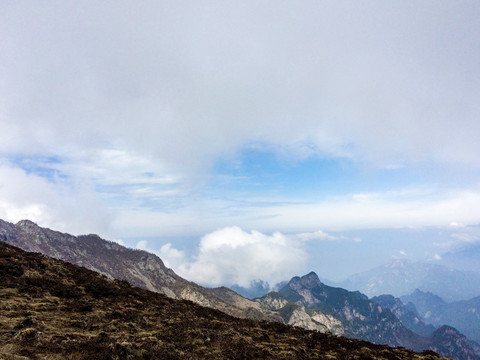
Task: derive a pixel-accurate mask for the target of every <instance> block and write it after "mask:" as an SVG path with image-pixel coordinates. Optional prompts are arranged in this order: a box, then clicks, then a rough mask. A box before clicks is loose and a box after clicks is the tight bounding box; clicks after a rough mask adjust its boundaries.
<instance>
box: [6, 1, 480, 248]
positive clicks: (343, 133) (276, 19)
mask: <svg viewBox="0 0 480 360" xmlns="http://www.w3.org/2000/svg"><path fill="white" fill-rule="evenodd" d="M479 17H480V5H479V4H478V3H476V2H450V1H437V2H435V3H432V2H428V1H420V2H416V3H415V4H412V3H405V2H402V1H393V2H388V3H384V2H380V1H367V2H362V3H355V4H352V3H349V2H342V1H336V2H331V3H328V2H318V1H306V2H304V3H303V4H302V6H298V4H294V3H290V2H287V1H280V2H278V1H263V2H258V1H244V2H239V3H236V2H224V1H212V2H208V4H204V3H198V2H196V1H182V2H154V1H146V2H142V3H141V4H137V3H135V4H134V3H133V2H128V1H121V2H116V3H115V4H112V3H109V2H101V3H100V2H98V1H82V2H78V3H73V2H62V1H51V2H47V3H29V4H27V3H25V2H21V1H17V2H3V3H2V4H0V24H2V25H1V26H0V38H1V39H2V45H1V47H0V70H1V73H2V77H1V79H0V156H1V157H2V159H8V160H5V161H3V162H2V166H3V167H2V168H1V169H0V172H2V174H1V175H4V176H2V177H1V180H0V195H2V197H1V199H2V205H1V206H0V212H2V216H3V217H6V218H7V219H9V220H17V219H18V218H20V217H30V218H32V219H33V220H36V221H39V222H40V223H41V224H44V225H47V226H51V227H57V228H58V226H57V224H63V225H62V226H61V227H60V228H68V229H69V230H70V231H76V230H73V229H78V231H85V232H87V231H88V232H93V231H97V232H105V231H107V229H114V230H112V232H110V233H109V234H110V237H114V238H119V237H137V238H138V237H141V236H150V237H151V236H164V235H179V234H185V233H187V232H189V231H190V232H192V233H195V234H199V233H208V232H210V231H212V229H219V228H224V227H225V226H231V225H234V224H236V225H240V226H242V227H243V228H255V229H259V230H262V231H268V232H275V231H277V230H281V231H284V232H288V231H309V230H313V229H318V228H329V227H342V228H343V227H350V228H351V227H378V226H412V225H419V226H420V225H429V224H433V225H435V224H445V223H447V224H448V223H450V222H451V221H457V222H463V223H474V222H478V221H480V219H479V218H478V216H476V215H475V214H480V211H477V210H478V209H477V205H476V204H478V203H479V202H478V198H479V195H478V194H479V190H478V189H477V188H476V187H475V186H476V185H473V186H472V185H471V184H472V183H476V182H477V181H478V170H479V168H480V157H478V156H477V154H479V153H480V142H479V141H478V138H479V134H480V122H479V121H478V119H479V118H480V105H479V102H478V99H479V98H480V68H479V67H478V64H479V63H480V42H479V41H478V35H477V34H478V33H479V31H478V30H479V29H478V18H479ZM253 145H256V146H260V147H262V146H264V147H266V148H268V149H272V150H273V151H274V152H275V153H276V154H278V155H279V156H280V157H289V158H294V159H295V160H299V161H301V160H302V159H306V158H308V157H320V158H331V159H339V158H347V159H349V161H351V162H352V163H355V164H358V166H359V167H360V168H362V169H364V168H367V169H374V170H373V171H376V170H377V169H393V168H397V169H398V168H404V169H407V170H406V171H408V169H409V168H410V167H415V166H425V165H431V164H434V165H433V166H435V167H438V168H440V169H441V170H443V171H445V172H451V173H455V171H456V170H457V169H459V168H461V169H463V170H462V171H464V172H463V173H466V174H467V176H462V177H460V176H459V177H458V178H459V179H458V184H457V185H456V186H455V187H454V188H450V189H447V191H445V193H442V191H443V190H438V191H436V192H435V194H436V196H433V197H425V196H419V197H416V198H412V197H409V196H407V197H395V198H394V197H392V196H391V194H388V193H387V191H385V190H384V189H381V190H378V191H376V190H374V191H373V193H375V194H376V195H375V196H373V197H372V196H371V194H370V195H369V196H365V195H361V196H360V197H359V196H354V194H352V193H343V194H341V195H340V196H339V197H337V198H327V199H322V200H319V201H314V200H311V199H310V198H301V199H297V198H295V199H292V198H288V199H284V198H261V199H259V197H260V196H258V194H254V195H251V194H247V195H245V196H244V197H243V194H241V196H242V199H241V200H242V202H241V204H240V205H239V203H240V202H239V201H238V200H237V199H233V200H232V198H234V197H238V195H239V194H238V193H229V192H228V189H227V191H225V192H226V196H224V197H222V198H215V197H212V196H206V195H205V192H204V185H205V184H206V183H208V181H209V180H210V179H211V178H213V177H215V176H216V175H218V174H215V173H214V168H215V167H214V164H215V163H216V162H217V161H218V160H219V159H223V160H225V159H227V160H228V159H232V161H234V160H235V159H237V157H236V155H237V154H238V153H239V152H241V150H242V149H245V148H248V147H249V146H253ZM44 158H47V159H50V158H54V159H56V160H57V161H56V162H55V161H54V162H48V161H47V163H44V161H43V160H42V159H44ZM12 159H13V160H12ZM24 159H30V160H31V161H32V162H33V163H34V164H33V166H32V167H29V166H26V165H25V163H24ZM45 169H46V170H48V171H47V174H45V172H44V171H43V170H45ZM465 169H467V170H465ZM51 172H53V173H55V174H56V175H55V176H57V178H51V175H50V173H51ZM465 179H467V180H468V181H466V182H467V183H468V184H467V185H465V184H464V183H463V181H465ZM418 182H419V183H420V182H421V179H420V180H419V181H418ZM407 185H410V184H407ZM414 185H418V184H414ZM419 186H424V184H421V185H419ZM428 186H432V187H435V185H431V184H428ZM258 200H260V201H258ZM260 202H261V203H262V205H261V206H259V205H258V204H259V203H260ZM72 219H74V220H72ZM82 224H83V225H82ZM250 236H253V235H252V234H250ZM252 246H253V245H252ZM166 250H168V249H166Z"/></svg>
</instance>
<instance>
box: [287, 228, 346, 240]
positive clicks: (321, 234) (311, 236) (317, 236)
mask: <svg viewBox="0 0 480 360" xmlns="http://www.w3.org/2000/svg"><path fill="white" fill-rule="evenodd" d="M294 237H295V238H297V239H299V240H302V241H310V240H337V239H338V238H337V237H336V236H332V235H329V234H327V233H326V232H325V231H323V230H317V231H314V232H310V233H300V234H295V235H294Z"/></svg>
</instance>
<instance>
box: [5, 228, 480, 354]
mask: <svg viewBox="0 0 480 360" xmlns="http://www.w3.org/2000/svg"><path fill="white" fill-rule="evenodd" d="M0 240H2V241H3V242H6V243H8V244H11V245H13V246H17V247H19V248H22V249H24V250H27V251H33V252H40V253H42V254H45V255H47V256H51V257H54V258H57V259H61V260H64V261H67V262H70V263H74V264H76V265H80V266H83V267H86V268H89V269H90V270H94V271H97V272H98V273H100V274H103V275H105V276H107V277H108V278H111V279H119V280H126V281H127V282H129V283H130V284H132V285H134V286H138V287H141V288H144V289H147V290H150V291H154V292H157V293H161V294H164V295H167V296H168V297H170V298H173V299H185V300H191V301H193V302H195V303H197V304H199V305H202V306H206V307H210V308H214V309H217V310H220V311H222V312H225V313H227V314H229V315H233V316H236V317H239V318H249V319H257V320H268V321H273V322H283V323H286V324H289V325H294V326H297V327H303V328H306V329H312V330H317V331H319V332H331V333H333V334H336V335H343V336H347V337H350V338H357V339H361V340H367V341H371V342H374V343H378V344H387V345H390V346H401V347H406V348H410V349H414V350H417V351H421V350H424V349H430V350H433V351H437V352H439V353H441V354H442V355H443V356H450V357H453V358H455V359H458V360H464V359H465V360H468V359H480V349H479V348H478V345H476V344H475V343H473V342H470V341H468V340H467V339H466V338H465V337H464V336H463V335H462V334H461V333H459V332H458V331H457V330H455V329H454V328H451V327H441V328H439V329H437V330H435V331H434V332H433V333H432V334H431V335H430V336H422V335H418V334H416V333H414V332H413V331H412V330H410V329H408V328H407V327H406V326H405V325H404V324H402V322H401V321H400V320H399V319H397V317H395V315H394V313H392V311H391V310H389V309H388V308H385V309H384V308H382V306H381V305H378V304H376V303H374V302H372V301H371V300H369V299H368V298H367V296H365V295H363V294H361V293H360V292H358V291H356V292H351V291H347V290H345V289H341V288H335V287H330V286H327V285H324V284H323V283H321V281H320V280H319V279H318V276H317V275H316V274H315V273H310V274H308V275H306V276H303V277H294V278H293V279H291V280H290V281H289V282H288V283H287V284H286V285H285V286H283V287H282V288H281V289H280V290H279V291H278V292H272V293H269V294H266V295H265V296H263V297H261V298H259V299H254V300H250V299H246V298H244V297H242V296H241V295H239V294H237V293H236V292H234V291H232V290H230V289H227V288H224V287H221V288H215V289H208V288H204V287H201V286H199V285H197V284H195V283H192V282H189V281H187V280H185V279H183V278H181V277H180V276H178V275H177V274H175V273H174V272H173V271H172V270H171V269H168V268H166V267H165V265H164V264H163V262H162V260H161V259H160V258H158V257H157V256H156V255H153V254H150V253H148V252H145V251H140V250H132V249H128V248H126V247H123V246H121V245H118V244H116V243H113V242H110V241H106V240H103V239H101V238H100V237H98V236H97V235H86V236H77V237H76V236H73V235H69V234H64V233H60V232H56V231H53V230H50V229H45V228H41V227H39V226H37V225H36V224H34V223H33V222H31V221H28V220H24V221H20V222H19V223H17V224H11V223H8V222H5V221H1V220H0Z"/></svg>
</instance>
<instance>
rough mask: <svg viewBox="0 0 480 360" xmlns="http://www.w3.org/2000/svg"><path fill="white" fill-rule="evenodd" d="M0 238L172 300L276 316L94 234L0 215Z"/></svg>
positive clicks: (254, 316)
mask: <svg viewBox="0 0 480 360" xmlns="http://www.w3.org/2000/svg"><path fill="white" fill-rule="evenodd" d="M0 240H3V241H4V242H6V243H8V244H10V245H13V246H17V247H19V248H21V249H23V250H26V251H32V252H39V253H42V254H45V255H47V256H51V257H53V258H56V259H60V260H63V261H67V262H70V263H72V264H76V265H79V266H83V267H86V268H87V269H90V270H94V271H97V272H99V273H101V274H104V275H106V276H107V277H110V278H113V279H119V280H126V281H128V282H129V283H130V284H132V285H134V286H138V287H141V288H144V289H147V290H150V291H155V292H159V293H162V294H165V295H167V296H169V297H171V298H174V299H185V300H191V301H193V302H196V303H197V304H200V305H202V306H207V307H211V308H214V309H218V310H221V311H223V312H226V313H227V314H230V315H233V316H237V317H248V318H252V319H263V320H270V321H280V322H281V321H282V319H281V318H279V316H278V315H276V314H274V313H271V312H269V311H265V310H264V309H261V310H260V306H259V305H258V303H256V302H254V301H251V300H248V299H246V298H242V297H241V296H240V295H238V294H237V296H233V295H228V293H231V292H232V291H231V290H228V289H226V288H221V289H216V290H214V289H207V288H204V287H202V286H199V285H197V284H195V283H192V282H189V281H187V280H185V279H183V278H182V277H180V276H178V275H177V274H175V272H174V271H173V270H171V269H168V268H167V267H166V266H165V265H164V263H163V261H162V260H161V259H160V258H159V257H158V256H156V255H154V254H151V253H148V252H146V251H142V250H133V249H129V248H126V247H124V246H121V245H119V244H117V243H115V242H111V241H106V240H104V239H102V238H100V237H99V236H97V235H82V236H73V235H70V234H65V233H61V232H58V231H53V230H50V229H46V228H42V227H39V226H38V225H37V224H35V223H33V222H31V221H29V220H22V221H20V222H18V223H17V224H11V223H8V222H6V221H3V220H0ZM222 293H225V294H222ZM240 298H241V299H240ZM230 300H231V301H230Z"/></svg>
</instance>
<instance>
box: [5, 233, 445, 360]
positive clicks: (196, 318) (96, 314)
mask: <svg viewBox="0 0 480 360" xmlns="http://www.w3.org/2000/svg"><path fill="white" fill-rule="evenodd" d="M0 358H1V359H19V360H20V359H33V360H36V359H47V360H50V359H52V360H53V359H65V358H68V359H71V360H77V359H97V360H103V359H131V360H136V359H187V358H189V359H385V360H386V359H398V360H400V359H417V360H421V359H425V360H427V359H428V360H436V359H439V357H438V356H437V355H436V354H435V353H432V352H424V353H422V354H415V353H413V352H411V351H409V350H406V349H403V348H399V349H394V348H389V347H387V346H381V345H374V344H371V343H368V342H365V341H359V340H349V339H346V338H341V337H336V336H333V335H329V334H321V333H319V332H313V331H307V330H304V329H300V328H294V327H289V326H287V325H283V324H280V323H274V322H265V321H263V322H258V321H254V320H247V319H238V318H234V317H231V316H229V315H226V314H224V313H222V312H220V311H217V310H214V309H209V308H205V307H201V306H198V305H196V304H194V303H193V302H190V301H184V300H174V299H171V298H169V297H166V296H164V295H162V294H159V293H154V292H150V291H147V290H143V289H140V288H136V287H132V286H131V285H130V284H128V283H127V282H126V281H118V280H111V279H109V278H107V277H105V276H102V275H101V274H99V273H97V272H93V271H90V270H87V269H85V268H82V267H78V266H76V265H73V264H70V263H66V262H62V261H59V260H55V259H52V258H49V257H46V256H42V255H40V254H36V253H27V252H24V251H22V250H20V249H18V248H15V247H12V246H9V245H7V244H5V243H2V242H0Z"/></svg>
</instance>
